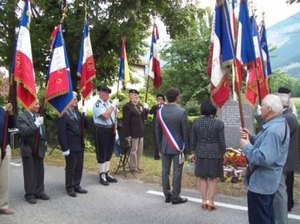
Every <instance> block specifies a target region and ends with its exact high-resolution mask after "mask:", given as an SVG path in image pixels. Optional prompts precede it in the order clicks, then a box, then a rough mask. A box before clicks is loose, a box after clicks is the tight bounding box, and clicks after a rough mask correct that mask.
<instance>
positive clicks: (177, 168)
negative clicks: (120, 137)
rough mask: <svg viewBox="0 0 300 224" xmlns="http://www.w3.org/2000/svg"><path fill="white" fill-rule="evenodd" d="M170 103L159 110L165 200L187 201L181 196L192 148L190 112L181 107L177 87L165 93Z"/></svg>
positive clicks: (156, 126) (158, 140) (176, 202)
mask: <svg viewBox="0 0 300 224" xmlns="http://www.w3.org/2000/svg"><path fill="white" fill-rule="evenodd" d="M166 97H167V100H168V104H166V105H165V106H163V107H162V108H161V109H160V110H159V111H158V112H157V116H156V117H157V120H156V125H155V128H156V141H157V145H158V146H159V148H160V151H161V153H162V186H163V192H164V195H165V197H166V199H165V202H166V203H169V202H171V201H172V204H180V203H185V202H187V199H186V198H182V197H180V191H181V176H182V168H183V161H184V154H183V153H184V151H185V150H187V149H188V148H189V129H188V119H187V112H186V110H185V109H183V108H181V107H180V106H179V104H178V103H179V101H180V92H179V90H178V89H176V88H170V89H168V91H167V93H166ZM172 161H173V189H172V190H171V187H170V180H169V176H170V169H171V164H172Z"/></svg>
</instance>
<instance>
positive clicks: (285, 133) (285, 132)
mask: <svg viewBox="0 0 300 224" xmlns="http://www.w3.org/2000/svg"><path fill="white" fill-rule="evenodd" d="M286 135H287V123H286V121H285V131H284V137H283V140H282V142H281V144H282V145H283V144H284V142H285V139H286Z"/></svg>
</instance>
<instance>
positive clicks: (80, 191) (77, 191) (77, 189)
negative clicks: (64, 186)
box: [74, 186, 87, 194]
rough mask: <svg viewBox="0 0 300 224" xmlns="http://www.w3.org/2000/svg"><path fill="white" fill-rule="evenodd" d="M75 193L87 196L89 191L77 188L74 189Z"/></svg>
mask: <svg viewBox="0 0 300 224" xmlns="http://www.w3.org/2000/svg"><path fill="white" fill-rule="evenodd" d="M74 190H75V192H76V193H79V194H86V193H87V190H84V189H83V188H82V187H80V186H79V187H75V188H74Z"/></svg>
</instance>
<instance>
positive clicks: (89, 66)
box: [77, 16, 96, 99]
mask: <svg viewBox="0 0 300 224" xmlns="http://www.w3.org/2000/svg"><path fill="white" fill-rule="evenodd" d="M77 75H78V77H80V92H81V95H82V97H83V98H84V99H86V98H87V97H88V96H89V95H90V94H91V93H92V92H93V83H92V80H93V79H94V78H95V76H96V70H95V62H94V57H93V50H92V44H91V39H90V34H89V18H88V16H87V17H86V19H85V23H84V29H83V38H82V42H81V48H80V55H79V60H78V68H77Z"/></svg>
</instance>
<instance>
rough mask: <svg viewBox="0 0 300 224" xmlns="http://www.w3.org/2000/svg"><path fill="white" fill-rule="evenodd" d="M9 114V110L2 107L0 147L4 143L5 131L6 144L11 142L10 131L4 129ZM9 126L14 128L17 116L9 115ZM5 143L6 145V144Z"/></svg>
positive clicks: (0, 115) (0, 108)
mask: <svg viewBox="0 0 300 224" xmlns="http://www.w3.org/2000/svg"><path fill="white" fill-rule="evenodd" d="M6 116H7V112H6V111H5V110H4V108H2V107H0V147H2V145H3V139H2V138H3V136H4V132H6V145H8V144H9V133H8V130H4V125H5V119H6ZM7 127H8V128H13V127H15V118H14V115H8V124H7ZM6 145H5V146H6Z"/></svg>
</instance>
